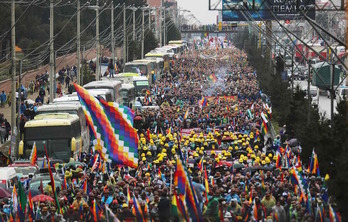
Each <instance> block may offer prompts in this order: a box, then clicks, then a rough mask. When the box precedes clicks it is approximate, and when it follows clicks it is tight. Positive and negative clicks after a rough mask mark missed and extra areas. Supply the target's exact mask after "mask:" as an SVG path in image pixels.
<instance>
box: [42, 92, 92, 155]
mask: <svg viewBox="0 0 348 222" xmlns="http://www.w3.org/2000/svg"><path fill="white" fill-rule="evenodd" d="M76 99H77V100H75V101H73V100H71V101H69V102H56V103H52V104H49V105H43V106H40V107H38V109H37V114H38V115H40V114H50V113H69V114H73V115H77V116H78V117H79V119H80V126H81V136H82V137H83V140H84V141H89V140H90V137H89V130H88V127H87V122H86V117H85V114H84V112H83V109H82V106H81V104H80V101H78V98H77V95H76ZM85 146H89V144H87V143H86V144H85ZM88 148H89V147H84V148H83V149H84V150H85V149H88Z"/></svg>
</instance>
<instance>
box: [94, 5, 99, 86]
mask: <svg viewBox="0 0 348 222" xmlns="http://www.w3.org/2000/svg"><path fill="white" fill-rule="evenodd" d="M96 3H97V5H96V6H97V7H96V10H95V12H96V20H95V22H96V28H95V31H96V42H97V44H96V48H97V51H96V54H97V55H96V62H95V79H96V80H97V81H98V80H99V79H100V67H99V66H100V65H99V54H100V52H99V0H97V2H96Z"/></svg>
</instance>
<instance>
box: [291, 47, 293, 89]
mask: <svg viewBox="0 0 348 222" xmlns="http://www.w3.org/2000/svg"><path fill="white" fill-rule="evenodd" d="M292 93H294V52H292V53H291V94H292Z"/></svg>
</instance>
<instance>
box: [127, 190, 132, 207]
mask: <svg viewBox="0 0 348 222" xmlns="http://www.w3.org/2000/svg"><path fill="white" fill-rule="evenodd" d="M130 200H131V197H130V191H129V186H128V187H127V204H129V202H130Z"/></svg>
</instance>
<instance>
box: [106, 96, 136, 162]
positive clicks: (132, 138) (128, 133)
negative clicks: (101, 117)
mask: <svg viewBox="0 0 348 222" xmlns="http://www.w3.org/2000/svg"><path fill="white" fill-rule="evenodd" d="M100 102H101V104H102V105H103V107H104V111H105V114H106V116H107V118H108V119H109V122H110V123H111V126H112V128H113V132H114V133H115V137H116V141H117V144H115V145H116V146H111V147H109V148H110V149H109V155H110V157H111V159H112V160H113V161H114V162H115V163H118V164H123V165H125V166H129V167H132V168H136V167H138V134H137V130H136V129H135V128H133V126H132V125H130V124H129V122H127V121H126V120H125V119H124V118H123V117H122V115H120V112H119V111H118V109H117V108H115V106H114V103H112V102H109V103H108V102H106V101H104V100H102V99H101V100H100Z"/></svg>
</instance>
